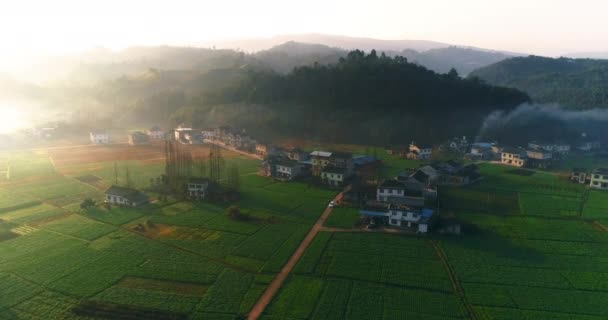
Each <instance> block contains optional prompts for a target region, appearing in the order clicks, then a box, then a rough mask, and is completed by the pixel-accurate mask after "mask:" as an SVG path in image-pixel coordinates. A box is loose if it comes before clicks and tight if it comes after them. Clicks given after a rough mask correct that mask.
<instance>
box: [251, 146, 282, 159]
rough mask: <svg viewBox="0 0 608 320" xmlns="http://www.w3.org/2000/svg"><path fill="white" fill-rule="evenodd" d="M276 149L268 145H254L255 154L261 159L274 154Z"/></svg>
mask: <svg viewBox="0 0 608 320" xmlns="http://www.w3.org/2000/svg"><path fill="white" fill-rule="evenodd" d="M276 151H277V150H276V148H275V147H274V146H273V145H271V144H269V143H256V144H255V153H256V154H258V155H261V156H263V157H266V156H269V155H273V154H276Z"/></svg>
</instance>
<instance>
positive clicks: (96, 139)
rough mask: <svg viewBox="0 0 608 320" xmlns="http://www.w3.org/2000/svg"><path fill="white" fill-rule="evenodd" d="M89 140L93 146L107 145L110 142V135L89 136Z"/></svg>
mask: <svg viewBox="0 0 608 320" xmlns="http://www.w3.org/2000/svg"><path fill="white" fill-rule="evenodd" d="M89 138H90V139H91V142H92V143H94V144H103V143H109V142H110V135H108V134H92V133H91V134H90V135H89Z"/></svg>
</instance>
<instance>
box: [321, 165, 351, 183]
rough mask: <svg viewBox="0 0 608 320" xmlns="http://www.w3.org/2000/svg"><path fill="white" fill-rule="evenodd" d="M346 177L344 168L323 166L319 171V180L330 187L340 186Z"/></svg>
mask: <svg viewBox="0 0 608 320" xmlns="http://www.w3.org/2000/svg"><path fill="white" fill-rule="evenodd" d="M345 179H346V170H345V169H343V168H336V167H325V168H324V169H323V171H322V172H321V181H323V182H324V183H326V184H327V185H329V186H332V187H340V186H342V185H343V184H344V180H345Z"/></svg>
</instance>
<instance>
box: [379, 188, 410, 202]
mask: <svg viewBox="0 0 608 320" xmlns="http://www.w3.org/2000/svg"><path fill="white" fill-rule="evenodd" d="M404 195H405V190H403V189H391V188H380V187H378V189H377V190H376V200H378V201H387V199H388V197H403V196H404Z"/></svg>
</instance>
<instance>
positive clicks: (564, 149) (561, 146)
mask: <svg viewBox="0 0 608 320" xmlns="http://www.w3.org/2000/svg"><path fill="white" fill-rule="evenodd" d="M528 148H529V149H531V150H538V151H547V152H551V153H553V154H559V155H566V154H568V153H569V152H570V145H569V144H567V143H563V142H556V143H547V142H537V141H531V142H529V143H528Z"/></svg>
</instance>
